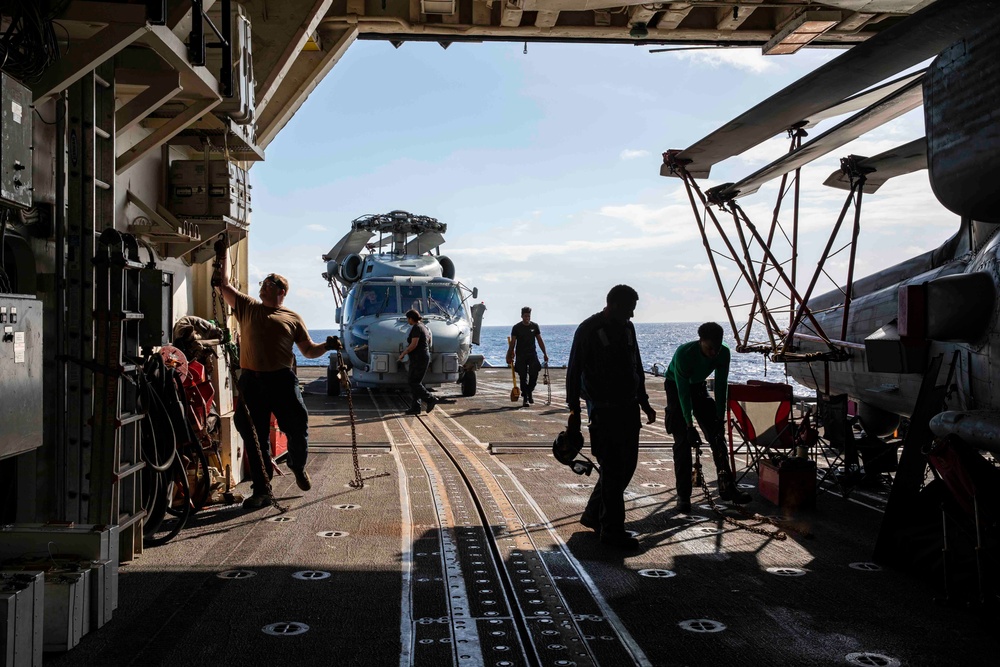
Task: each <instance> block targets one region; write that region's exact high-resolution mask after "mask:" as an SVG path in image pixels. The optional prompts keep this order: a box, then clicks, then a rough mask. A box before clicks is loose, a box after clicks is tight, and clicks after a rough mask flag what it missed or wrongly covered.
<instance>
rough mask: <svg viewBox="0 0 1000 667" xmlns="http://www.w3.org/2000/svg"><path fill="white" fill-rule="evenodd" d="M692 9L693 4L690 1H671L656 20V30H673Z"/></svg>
mask: <svg viewBox="0 0 1000 667" xmlns="http://www.w3.org/2000/svg"><path fill="white" fill-rule="evenodd" d="M692 9H694V5H692V4H691V3H690V2H671V3H670V4H669V5H667V8H666V9H665V10H664V11H663V15H662V16H660V20H659V21H657V22H656V28H657V29H658V30H675V29H676V28H677V26H679V25H680V24H681V21H683V20H684V19H686V18H687V15H688V14H690V13H691V10H692Z"/></svg>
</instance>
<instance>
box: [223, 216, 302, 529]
mask: <svg viewBox="0 0 1000 667" xmlns="http://www.w3.org/2000/svg"><path fill="white" fill-rule="evenodd" d="M227 241H228V238H227V237H226V234H225V233H224V232H223V233H222V234H219V238H218V240H217V241H216V242H215V245H214V246H213V248H214V249H215V261H214V262H212V268H213V269H214V271H213V272H212V319H213V320H214V321H215V322H216V324H217V325H218V326H219V328H221V329H222V349H223V352H224V354H225V355H226V361H227V362H228V363H227V364H226V366H227V367H228V369H229V385H230V386H231V387H232V388H233V400H238V399H239V393H240V392H239V384H237V382H236V370H235V369H236V368H237V367H238V366H239V361H240V357H239V353H238V352H237V349H236V345H234V344H233V338H232V332H231V331H230V330H229V317H228V314H227V316H226V317H224V318H221V319H220V318H219V314H218V309H217V305H218V302H217V299H218V300H219V301H222V295H221V294H216V290H215V288H216V287H220V286H221V285H222V264H223V262H225V261H226V254H227V252H228V250H229V245H228V243H227ZM222 310H223V313H226V307H225V302H224V301H223V306H222ZM238 402H239V404H240V407H241V408H242V410H243V413H244V415H245V416H246V419H247V423H248V424H249V425H250V433H251V434H253V443H252V446H253V448H254V449H255V450H257V465H258V466H259V472H260V473H262V476H261V478H262V479H267V478H268V474H267V473H268V471H267V470H264V456H263V454H262V452H261V449H260V438H259V437H258V436H257V428H256V427H255V426H254V424H253V419H252V418H251V417H250V408H248V407H247V404H246V401H244V400H239V401H238ZM268 491H270V484H268ZM271 505H272V506H273V507H274V509H276V510H278V511H279V512H281V513H282V514H284V513H285V512H287V511H288V508H287V507H284V506H282V505H281V504H279V503H278V501H277V499H276V498H275V497H274V494H273V493H272V494H271Z"/></svg>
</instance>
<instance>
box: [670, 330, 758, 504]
mask: <svg viewBox="0 0 1000 667" xmlns="http://www.w3.org/2000/svg"><path fill="white" fill-rule="evenodd" d="M713 372H714V373H715V399H714V400H713V399H712V398H711V397H710V396H709V395H708V388H707V387H706V385H705V379H706V378H707V377H708V376H709V375H711V374H712V373H713ZM665 378H666V379H665V380H664V382H663V389H664V390H665V391H666V392H667V418H666V427H667V433H672V434H673V436H674V448H673V449H674V477H675V478H676V482H677V511H678V512H683V513H687V512H690V511H691V487H692V479H691V451H692V449H694V447H696V446H700V445H701V439H700V438H699V436H698V430H697V429H696V428H695V426H694V418H697V419H698V424H699V425H700V426H701V430H702V432H703V433H704V434H705V438H706V439H707V440H708V443H709V446H710V447H711V448H712V457H713V458H714V459H715V468H716V471H717V473H718V476H719V497H721V498H722V499H723V500H728V501H730V502H735V503H739V504H743V503H748V502H750V500H751V498H750V496H749V495H748V494H746V493H743V492H742V491H740V490H739V489H737V488H736V485H735V484H734V483H733V472H732V470H730V469H729V456H728V453H729V450H728V448H727V447H726V440H725V436H724V429H723V426H724V424H725V415H726V396H727V393H728V387H729V348H728V347H726V345H725V344H724V343H723V342H722V327H721V326H719V325H718V324H717V323H715V322H706V323H704V324H702V325H701V326H700V327H698V340H695V341H691V342H689V343H684V344H683V345H681V346H680V347H679V348H677V351H676V352H674V356H673V359H671V360H670V366H668V367H667V372H666V374H665Z"/></svg>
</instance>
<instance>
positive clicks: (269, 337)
mask: <svg viewBox="0 0 1000 667" xmlns="http://www.w3.org/2000/svg"><path fill="white" fill-rule="evenodd" d="M215 252H216V262H215V273H214V275H213V276H212V285H213V286H214V287H216V288H217V289H218V290H219V291H220V292H221V293H222V298H223V300H224V301H225V302H226V304H227V305H228V306H229V307H230V308H232V309H233V312H234V314H235V316H236V320H237V321H238V322H239V324H240V332H241V337H240V368H242V369H243V370H242V372H241V374H240V379H239V390H240V399H241V400H242V401H243V405H245V406H246V408H247V409H246V410H242V409H239V410H237V411H236V416H235V419H234V421H235V425H236V430H237V431H238V432H239V434H240V436H241V437H242V438H243V442H244V444H245V446H246V452H247V459H248V461H249V463H250V475H251V478H252V479H253V482H252V489H253V495H251V496H250V497H249V498H247V499H246V500H244V501H243V507H246V508H249V509H257V508H260V507H266V506H268V505H271V504H272V503H273V502H274V498H273V495H272V492H271V475H272V470H273V463H272V462H271V448H270V443H269V437H268V436H269V434H270V429H271V415H272V414H274V416H275V418H276V419H277V420H278V427H279V428H280V429H281V430H282V431H283V432H284V433H285V435H287V436H288V467H289V469H290V470H291V471H292V474H294V475H295V483H296V484H297V485H298V487H299V488H300V489H302V490H303V491H308V490H309V489H310V488H312V481H311V480H310V479H309V473H307V472H306V459H307V457H308V454H309V444H308V442H309V440H308V439H309V413H308V411H307V410H306V405H305V403H304V402H303V401H302V392H301V391H300V390H299V380H298V377H296V375H295V371H294V370H293V364H294V363H295V355H294V354H293V352H292V345H293V344H295V345H297V346H298V348H299V351H301V352H302V355H303V356H304V357H306V358H307V359H316V358H319V357H321V356H323V355H324V354H326V353H327V352H328V351H330V350H338V349H342V347H343V346H342V345H341V343H340V339H339V338H337V337H336V336H328V337H327V339H326V342H325V343H314V342H313V340H312V338H310V337H309V330H308V329H307V328H306V325H305V322H303V321H302V318H301V317H300V316H299V314H298V313H296V312H294V311H292V310H289V309H288V308H285V307H284V306H283V305H282V304H283V303H284V301H285V296H286V295H287V294H288V280H287V279H286V278H284V277H283V276H280V275H278V274H276V273H272V274H269V275H268V276H267V277H266V278H264V280H262V281H261V282H260V301H258V300H257V299H254V298H253V297H250V296H247V295H246V294H243V293H242V292H239V291H237V290H236V289H235V288H233V286H232V285H230V284H229V261H228V258H227V245H226V243H225V242H224V241H218V242H216V244H215ZM248 415H249V419H248ZM255 434H256V438H257V442H258V444H259V445H260V447H259V451H258V448H257V447H255V446H254V435H255Z"/></svg>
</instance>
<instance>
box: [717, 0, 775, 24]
mask: <svg viewBox="0 0 1000 667" xmlns="http://www.w3.org/2000/svg"><path fill="white" fill-rule="evenodd" d="M761 2H763V0H742V1H741V2H740V4H738V5H733V6H731V7H730V6H726V7H722V8H721V9H717V10H716V11H715V20H716V22H717V23H716V26H715V28H716V29H717V30H736V29H737V28H739V27H740V26H741V25H743V22H744V21H746V20H747V19H748V18H750V15H751V14H753V10H755V9H757V8H756V7H753V6H750V5H759V4H760V3H761Z"/></svg>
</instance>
